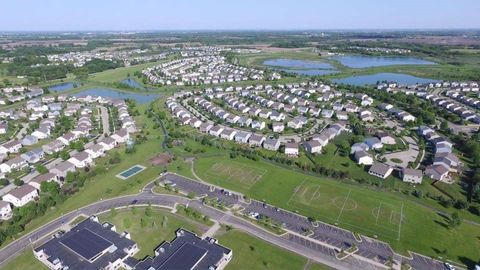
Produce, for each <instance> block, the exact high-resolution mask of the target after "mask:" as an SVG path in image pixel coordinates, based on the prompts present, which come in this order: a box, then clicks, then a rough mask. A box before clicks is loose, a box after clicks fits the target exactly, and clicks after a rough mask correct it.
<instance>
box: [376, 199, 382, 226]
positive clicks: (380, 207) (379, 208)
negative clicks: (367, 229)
mask: <svg viewBox="0 0 480 270" xmlns="http://www.w3.org/2000/svg"><path fill="white" fill-rule="evenodd" d="M381 210H382V202H380V205H379V206H378V212H377V218H376V219H375V225H378V217H379V216H380V211H381Z"/></svg>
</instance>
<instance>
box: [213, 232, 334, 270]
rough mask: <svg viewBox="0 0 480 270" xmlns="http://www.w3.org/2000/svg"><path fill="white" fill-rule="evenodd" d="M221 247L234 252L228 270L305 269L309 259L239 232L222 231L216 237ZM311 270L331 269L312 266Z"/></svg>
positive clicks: (317, 265) (316, 265) (318, 265)
mask: <svg viewBox="0 0 480 270" xmlns="http://www.w3.org/2000/svg"><path fill="white" fill-rule="evenodd" d="M215 237H216V238H217V239H218V241H219V243H220V244H221V245H224V246H226V247H228V248H230V249H232V250H233V258H232V260H231V261H230V263H229V264H228V265H227V267H226V268H225V269H226V270H240V269H249V270H260V269H289V270H290V269H291V270H297V269H298V270H300V269H304V268H303V267H304V265H305V264H306V263H307V259H306V258H304V257H302V256H300V255H297V254H294V253H291V252H289V251H287V250H283V249H281V248H278V247H275V246H272V245H270V244H268V243H266V242H264V241H262V240H260V239H257V238H255V237H253V236H250V235H249V234H246V233H243V232H241V231H237V230H231V231H228V232H225V231H220V233H219V234H218V235H217V236H215ZM310 269H329V268H327V267H326V266H323V265H320V264H312V265H311V268H310Z"/></svg>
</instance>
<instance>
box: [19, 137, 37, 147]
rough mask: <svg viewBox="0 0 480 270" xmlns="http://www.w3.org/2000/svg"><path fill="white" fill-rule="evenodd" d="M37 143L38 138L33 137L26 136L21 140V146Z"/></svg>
mask: <svg viewBox="0 0 480 270" xmlns="http://www.w3.org/2000/svg"><path fill="white" fill-rule="evenodd" d="M37 143H38V138H37V137H35V136H33V135H26V136H25V137H24V138H23V140H22V144H23V145H34V144H37Z"/></svg>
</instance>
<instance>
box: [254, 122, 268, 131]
mask: <svg viewBox="0 0 480 270" xmlns="http://www.w3.org/2000/svg"><path fill="white" fill-rule="evenodd" d="M252 128H254V129H258V130H262V129H264V128H265V122H264V121H257V120H253V121H252Z"/></svg>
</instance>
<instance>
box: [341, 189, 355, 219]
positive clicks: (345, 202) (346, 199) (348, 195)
mask: <svg viewBox="0 0 480 270" xmlns="http://www.w3.org/2000/svg"><path fill="white" fill-rule="evenodd" d="M351 192H352V189H350V190H349V191H348V194H347V198H345V201H344V202H343V206H342V209H341V210H340V214H338V218H337V222H338V221H339V220H340V217H341V216H342V213H343V209H344V208H345V205H346V204H347V201H348V198H349V197H350V193H351Z"/></svg>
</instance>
